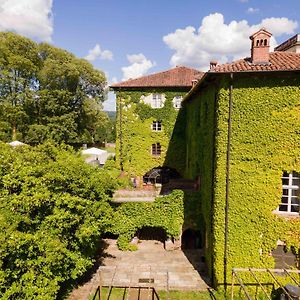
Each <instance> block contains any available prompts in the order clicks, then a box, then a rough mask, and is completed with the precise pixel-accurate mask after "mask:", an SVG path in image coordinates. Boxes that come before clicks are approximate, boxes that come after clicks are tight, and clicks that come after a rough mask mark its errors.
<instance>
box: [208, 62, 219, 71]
mask: <svg viewBox="0 0 300 300" xmlns="http://www.w3.org/2000/svg"><path fill="white" fill-rule="evenodd" d="M217 64H218V62H217V61H216V60H212V61H211V62H210V63H209V69H210V70H212V69H213V68H214V67H216V66H217Z"/></svg>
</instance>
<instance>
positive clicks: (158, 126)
mask: <svg viewBox="0 0 300 300" xmlns="http://www.w3.org/2000/svg"><path fill="white" fill-rule="evenodd" d="M152 130H153V131H161V121H153V122H152Z"/></svg>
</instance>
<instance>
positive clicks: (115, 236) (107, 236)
mask: <svg viewBox="0 0 300 300" xmlns="http://www.w3.org/2000/svg"><path fill="white" fill-rule="evenodd" d="M101 237H102V239H110V240H116V239H118V237H119V235H118V234H114V233H111V232H105V233H103V234H102V235H101Z"/></svg>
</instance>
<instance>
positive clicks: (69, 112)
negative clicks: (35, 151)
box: [0, 32, 106, 143]
mask: <svg viewBox="0 0 300 300" xmlns="http://www.w3.org/2000/svg"><path fill="white" fill-rule="evenodd" d="M0 72H1V73H0V122H1V123H0V130H1V129H2V128H3V129H2V130H1V134H0V136H2V137H3V139H4V140H6V141H7V140H10V139H11V138H12V139H16V138H17V137H18V138H20V139H22V140H24V141H25V142H32V143H40V142H43V141H44V140H46V139H52V140H54V141H57V142H62V141H64V142H67V143H82V142H90V141H93V139H94V131H95V125H94V124H93V126H91V123H92V122H94V119H93V118H94V115H97V118H96V119H97V120H96V123H97V124H98V125H101V126H102V127H103V124H100V123H99V122H101V120H103V121H104V122H106V119H105V117H103V112H102V105H101V103H102V102H103V101H104V99H105V94H106V89H105V86H106V79H105V76H104V73H103V72H101V71H99V70H96V69H94V68H93V66H92V65H91V64H90V63H89V62H87V61H86V60H84V59H79V58H76V57H75V56H74V55H73V54H71V53H69V52H67V51H65V50H63V49H59V48H56V47H54V46H52V45H49V44H46V43H41V44H37V43H35V42H33V41H31V40H29V39H27V38H24V37H21V36H19V35H17V34H14V33H7V32H5V33H0ZM90 102H91V103H94V104H93V105H94V107H96V110H97V111H96V112H95V114H94V115H93V114H91V113H90V105H88V104H87V103H90ZM89 117H92V119H93V120H92V119H91V120H90V119H89ZM7 127H10V128H11V133H9V132H7Z"/></svg>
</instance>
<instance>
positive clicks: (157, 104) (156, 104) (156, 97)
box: [151, 94, 163, 108]
mask: <svg viewBox="0 0 300 300" xmlns="http://www.w3.org/2000/svg"><path fill="white" fill-rule="evenodd" d="M151 107H152V108H162V107H163V101H162V96H161V94H153V95H152V102H151Z"/></svg>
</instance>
